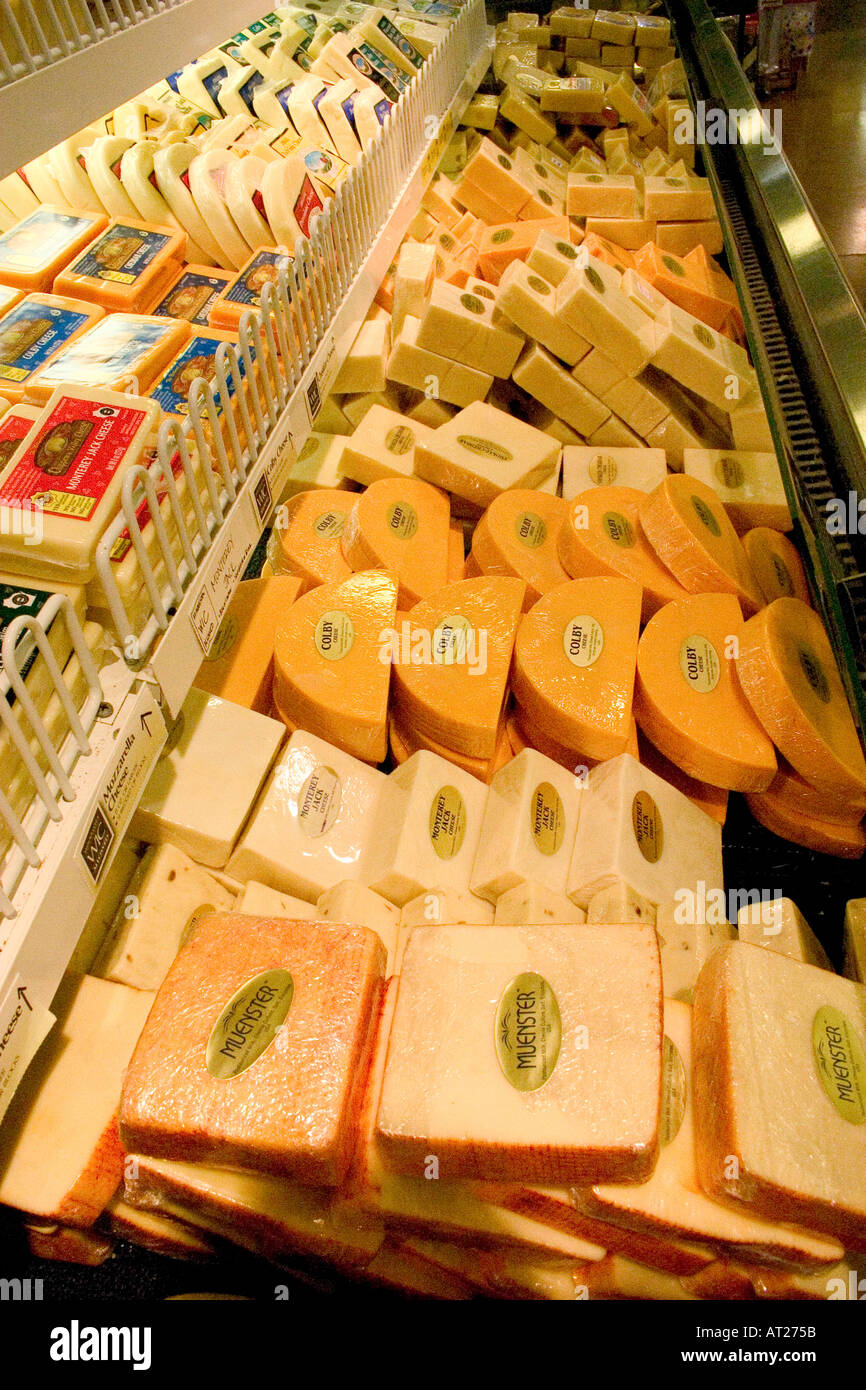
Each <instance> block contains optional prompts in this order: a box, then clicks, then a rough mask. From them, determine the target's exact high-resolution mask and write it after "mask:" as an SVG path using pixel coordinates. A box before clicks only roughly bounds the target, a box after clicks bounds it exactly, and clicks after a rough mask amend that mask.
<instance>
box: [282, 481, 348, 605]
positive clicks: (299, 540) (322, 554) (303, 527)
mask: <svg viewBox="0 0 866 1390" xmlns="http://www.w3.org/2000/svg"><path fill="white" fill-rule="evenodd" d="M350 506H351V494H349V493H347V492H345V491H343V490H342V489H339V488H333V489H331V488H316V489H315V490H314V491H311V492H297V493H295V495H294V496H293V497H291V498H290V499H289V500H288V502H286V503H284V504H283V506H281V507H280V509H279V512H278V515H277V522H276V525H275V526H274V529H273V531H272V532H271V539H270V541H269V544H268V558H269V560H270V562H271V564H272V565H273V567H274V572H275V573H276V574H281V575H294V576H296V577H297V578H298V579H299V580H300V581H301V588H300V592H301V593H306V592H307V591H308V590H309V589H315V588H317V587H318V586H319V585H320V584H335V583H338V582H339V581H340V580H343V579H348V578H349V575H350V574H351V573H352V566H351V565H350V564H349V563H348V561H347V560H346V558H345V556H344V555H343V551H342V548H341V545H340V540H341V537H342V535H343V530H344V528H345V525H346V521H347V520H348V517H349V513H350ZM367 568H370V566H367Z"/></svg>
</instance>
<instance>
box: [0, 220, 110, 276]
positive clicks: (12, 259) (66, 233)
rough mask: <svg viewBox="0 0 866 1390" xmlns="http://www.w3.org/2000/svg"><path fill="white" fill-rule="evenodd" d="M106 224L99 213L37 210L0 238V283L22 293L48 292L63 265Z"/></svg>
mask: <svg viewBox="0 0 866 1390" xmlns="http://www.w3.org/2000/svg"><path fill="white" fill-rule="evenodd" d="M107 222H108V218H107V217H106V216H105V214H104V213H102V212H97V213H93V212H77V213H69V212H60V211H58V210H56V209H55V208H51V207H40V208H39V209H38V211H36V212H33V213H31V214H30V216H29V217H25V218H24V220H23V222H19V223H18V224H17V226H15V227H13V228H12V229H11V230H10V231H8V232H4V233H3V235H2V236H0V282H2V283H3V284H4V285H12V286H15V287H17V288H20V289H24V290H50V289H51V286H52V285H53V283H54V281H55V279H56V278H57V276H58V275H59V274H60V272H61V271H62V270H63V268H64V266H67V265H68V264H69V262H70V261H71V260H72V259H73V257H75V256H77V255H78V253H79V251H81V250H82V249H83V247H85V246H86V245H87V243H88V242H90V241H92V240H93V238H94V237H96V236H98V235H99V233H100V232H101V231H102V230H103V228H104V227H105V226H106V224H107Z"/></svg>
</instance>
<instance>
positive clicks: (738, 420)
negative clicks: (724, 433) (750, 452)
mask: <svg viewBox="0 0 866 1390" xmlns="http://www.w3.org/2000/svg"><path fill="white" fill-rule="evenodd" d="M728 415H729V418H730V421H731V434H732V435H733V439H734V448H735V449H757V450H759V451H761V452H764V453H769V452H772V450H773V449H774V448H775V444H774V443H773V434H772V431H771V429H770V421H769V419H768V417H767V411H766V408H765V406H764V402H763V401H762V399H761V395H760V392H755V393H754V395H753V396H750V397H748V399H746V400H744V401H738V402H736V403H734V402H732V403H731V408H730V410H729V412H728Z"/></svg>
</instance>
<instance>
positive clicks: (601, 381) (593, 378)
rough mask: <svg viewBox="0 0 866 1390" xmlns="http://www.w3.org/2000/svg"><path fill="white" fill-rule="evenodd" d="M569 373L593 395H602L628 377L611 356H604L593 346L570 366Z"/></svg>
mask: <svg viewBox="0 0 866 1390" xmlns="http://www.w3.org/2000/svg"><path fill="white" fill-rule="evenodd" d="M571 374H572V376H573V377H574V379H575V381H579V382H580V384H581V386H585V387H586V389H587V391H591V392H592V394H593V395H594V396H603V395H604V394H605V392H606V391H609V390H610V389H611V387H612V386H616V385H617V383H618V382H620V381H627V380H628V379H629V378H628V374H627V373H626V372H624V371H623V369H622V368H621V367H620V366H619V365H618V364H617V363H616V362H614V361H613V359H612V358H610V357H606V356H605V354H604V353H603V352H601V351H600V350H599V349H598V348H595V347H594V348H590V350H589V352H588V353H587V354H586V356H585V357H583V358H581V360H580V361H579V362H578V363H577V365H576V366H575V367H574V368H572V373H571Z"/></svg>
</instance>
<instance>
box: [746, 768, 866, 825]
mask: <svg viewBox="0 0 866 1390" xmlns="http://www.w3.org/2000/svg"><path fill="white" fill-rule="evenodd" d="M768 790H769V791H771V792H772V793H773V796H774V797H775V798H776V800H777V801H778V802H780V803H782V804H784V805H786V806H787V807H788V809H789V810H790V811H798V812H802V814H803V815H805V816H812V817H814V818H815V819H817V820H823V821H837V822H838V823H839V824H840V825H857V824H858V823H859V822H860V821H861V820H862V819H863V817H864V814H866V794H864V793H862V792H861V793H860V794H859V795H852V794H851V793H850V792H849V793H847V794H846V795H845V796H844V797H840V796H839V795H837V794H835V793H833V792H824V791H818V790H817V789H816V788H815V787H813V786H811V785H810V783H808V782H807V781H806V780H805V778H803V777H801V776H800V774H799V772H795V771H794V769H793V768H792V767H791V764H790V763H787V762H786V761H785V759H784V758H782V757H780V758H779V770H778V772H777V773H776V776H775V777H774V778H773V780H772V782H771V783H770V786H769V788H768Z"/></svg>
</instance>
